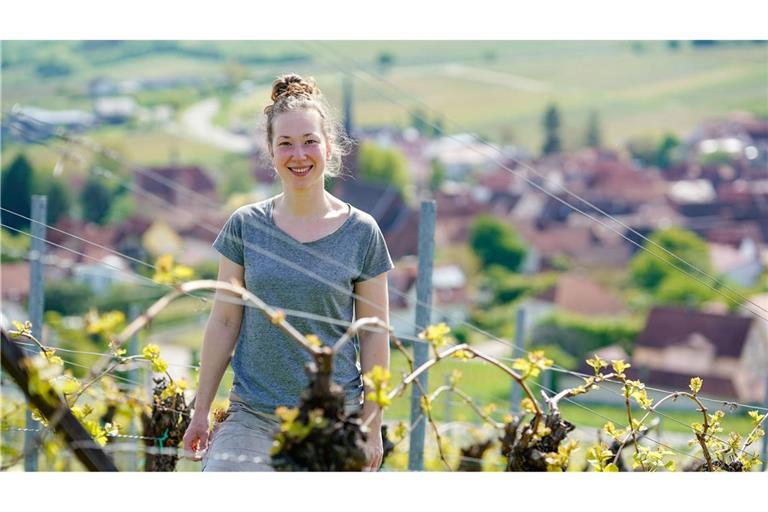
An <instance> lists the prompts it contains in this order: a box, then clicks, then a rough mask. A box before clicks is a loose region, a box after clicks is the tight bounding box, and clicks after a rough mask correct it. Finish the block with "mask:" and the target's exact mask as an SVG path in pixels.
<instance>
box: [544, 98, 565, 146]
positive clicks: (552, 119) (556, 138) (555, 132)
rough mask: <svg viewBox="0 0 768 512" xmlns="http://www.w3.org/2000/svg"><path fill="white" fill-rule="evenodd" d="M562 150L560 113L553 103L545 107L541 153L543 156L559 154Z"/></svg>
mask: <svg viewBox="0 0 768 512" xmlns="http://www.w3.org/2000/svg"><path fill="white" fill-rule="evenodd" d="M561 149H562V140H561V138H560V112H559V110H558V108H557V105H555V104H554V103H552V104H550V105H549V106H548V107H547V111H546V112H545V113H544V146H543V147H542V149H541V151H542V153H543V154H544V155H550V154H552V153H559V152H560V150H561Z"/></svg>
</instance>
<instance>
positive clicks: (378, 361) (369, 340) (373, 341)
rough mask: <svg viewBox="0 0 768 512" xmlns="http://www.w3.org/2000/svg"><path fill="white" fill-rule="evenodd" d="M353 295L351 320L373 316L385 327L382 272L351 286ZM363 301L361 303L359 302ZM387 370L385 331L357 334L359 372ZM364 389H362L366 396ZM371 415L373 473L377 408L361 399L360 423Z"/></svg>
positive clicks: (377, 452)
mask: <svg viewBox="0 0 768 512" xmlns="http://www.w3.org/2000/svg"><path fill="white" fill-rule="evenodd" d="M354 291H355V294H357V295H358V296H359V297H360V298H358V299H357V300H355V317H356V318H366V317H377V318H379V319H380V320H381V321H383V322H384V323H386V324H389V296H388V295H387V274H386V272H385V273H383V274H380V275H378V276H377V277H374V278H372V279H369V280H367V281H362V282H360V283H357V284H356V285H355V290H354ZM361 299H364V300H361ZM377 365H378V366H381V367H383V368H387V369H389V334H388V333H387V332H369V331H365V330H363V331H361V332H360V366H361V367H362V371H363V373H364V374H365V373H368V372H369V371H371V369H372V368H373V367H374V366H377ZM367 392H368V390H366V395H367V394H368V393H367ZM371 415H374V418H373V420H372V421H371V422H370V433H369V435H368V437H369V439H368V447H369V450H370V452H371V453H370V455H371V459H370V461H369V469H370V470H372V471H376V470H377V469H378V468H379V466H380V465H381V458H382V455H383V448H382V439H381V422H382V419H383V416H382V412H381V409H380V408H379V406H378V405H377V404H376V402H372V401H368V400H367V399H366V400H365V403H364V405H363V421H365V420H367V419H368V417H369V416H371Z"/></svg>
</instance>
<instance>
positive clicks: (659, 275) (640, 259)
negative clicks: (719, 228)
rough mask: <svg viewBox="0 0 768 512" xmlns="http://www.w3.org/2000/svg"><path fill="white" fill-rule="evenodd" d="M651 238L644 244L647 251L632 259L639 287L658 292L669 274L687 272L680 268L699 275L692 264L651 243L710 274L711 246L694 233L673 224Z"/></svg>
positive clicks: (633, 272)
mask: <svg viewBox="0 0 768 512" xmlns="http://www.w3.org/2000/svg"><path fill="white" fill-rule="evenodd" d="M648 238H649V240H650V242H646V243H645V244H644V245H643V247H644V249H646V250H644V251H642V252H639V253H638V254H637V255H636V256H635V257H634V258H633V259H632V261H631V262H630V267H629V268H630V275H631V278H632V281H633V282H634V283H635V284H636V285H637V286H639V287H641V288H643V289H645V290H648V291H650V292H655V291H657V290H658V289H659V287H660V286H661V284H662V282H663V281H664V280H665V279H666V278H667V277H668V276H671V275H684V274H682V271H681V270H678V269H683V270H685V271H686V272H688V273H691V274H693V275H697V274H698V272H697V271H696V270H694V269H693V268H692V267H691V266H689V265H687V264H685V263H682V262H681V261H680V260H678V259H677V258H675V257H673V256H671V255H669V254H668V253H667V252H665V251H663V250H662V249H660V248H659V247H657V246H656V245H654V244H653V243H651V242H655V243H656V244H658V245H660V246H661V247H663V248H664V249H666V250H668V251H670V252H671V253H673V254H675V255H677V256H678V257H680V258H682V259H683V260H684V261H686V262H689V263H690V264H692V265H695V266H696V267H698V268H699V269H701V270H703V271H704V272H707V273H711V265H710V261H709V248H708V247H707V244H706V242H705V241H704V240H702V239H701V238H700V237H699V236H698V235H696V234H695V233H693V232H691V231H687V230H684V229H681V228H676V227H673V228H667V229H663V230H659V231H656V232H654V233H653V234H652V235H651V236H650V237H648ZM675 267H677V268H675Z"/></svg>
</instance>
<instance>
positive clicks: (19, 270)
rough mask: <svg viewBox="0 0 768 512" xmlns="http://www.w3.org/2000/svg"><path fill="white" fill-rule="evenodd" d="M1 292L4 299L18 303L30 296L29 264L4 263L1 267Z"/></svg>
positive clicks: (22, 262)
mask: <svg viewBox="0 0 768 512" xmlns="http://www.w3.org/2000/svg"><path fill="white" fill-rule="evenodd" d="M0 290H2V296H3V298H7V299H11V300H15V301H18V300H20V299H24V298H26V297H28V296H29V263H27V262H26V261H20V262H16V263H3V264H2V265H0Z"/></svg>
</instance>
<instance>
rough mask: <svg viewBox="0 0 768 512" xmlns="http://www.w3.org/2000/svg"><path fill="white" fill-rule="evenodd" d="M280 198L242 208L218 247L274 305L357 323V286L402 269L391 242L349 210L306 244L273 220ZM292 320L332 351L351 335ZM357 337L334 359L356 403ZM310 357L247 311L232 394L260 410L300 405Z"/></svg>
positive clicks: (371, 222)
mask: <svg viewBox="0 0 768 512" xmlns="http://www.w3.org/2000/svg"><path fill="white" fill-rule="evenodd" d="M273 200H274V198H270V199H267V200H265V201H261V202H259V203H253V204H249V205H246V206H243V207H241V208H238V209H237V210H236V211H235V212H234V213H233V214H232V215H231V216H230V218H229V220H227V222H226V224H225V225H224V227H223V228H222V230H221V232H220V233H219V235H218V237H217V238H216V240H215V241H214V242H213V247H214V248H215V249H216V250H217V251H219V252H220V253H221V254H223V255H224V256H226V257H227V258H229V259H230V260H232V261H233V262H235V263H237V264H238V265H241V266H243V267H244V268H245V271H244V273H245V287H246V288H247V289H248V290H249V291H250V292H251V293H253V294H255V295H256V296H257V297H259V298H260V299H262V300H263V301H264V302H266V303H267V304H269V305H270V306H272V307H275V308H280V309H283V310H294V311H297V312H298V311H301V312H304V313H309V314H310V315H316V316H317V317H330V318H331V319H335V320H340V321H342V322H351V321H352V320H353V316H354V298H353V297H352V296H351V294H352V293H353V287H354V285H355V283H358V282H360V281H365V280H367V279H370V278H372V277H376V276H378V275H379V274H381V273H383V272H387V271H389V270H391V269H392V268H394V265H393V264H392V260H391V258H390V256H389V252H388V250H387V246H386V242H385V241H384V236H383V235H382V234H381V230H380V229H379V226H378V225H377V224H376V221H375V220H374V219H373V217H371V216H370V215H369V214H367V213H365V212H363V211H362V210H359V209H357V208H355V207H354V206H351V205H350V206H349V208H350V214H349V217H348V218H347V219H346V220H345V221H344V223H343V224H342V225H341V227H339V228H338V229H337V230H336V231H334V232H333V233H331V234H329V235H327V236H325V237H323V238H321V239H319V240H315V241H312V242H308V243H301V242H299V241H297V240H295V239H293V238H292V237H291V236H290V235H288V234H287V233H285V232H284V231H282V230H281V229H280V228H278V227H277V226H276V225H275V223H274V221H273V219H272V206H273ZM286 319H287V320H288V321H289V322H290V323H291V324H292V325H293V326H294V327H295V328H296V329H297V330H298V331H299V332H301V333H303V334H315V335H317V336H318V337H319V338H320V340H321V341H322V342H323V344H324V345H328V346H332V345H333V344H334V343H335V342H336V341H337V340H338V339H339V338H340V337H341V336H342V335H343V334H344V332H345V331H346V329H347V325H337V324H332V323H328V322H327V321H323V320H318V319H307V318H301V317H297V316H292V315H291V313H290V311H286ZM359 353H360V342H359V339H357V337H356V338H355V339H354V340H353V342H352V343H348V344H347V345H345V346H344V347H343V349H342V350H341V352H340V353H339V354H337V355H336V356H335V357H334V371H333V380H334V381H335V382H336V383H338V384H339V385H341V386H342V387H343V388H344V390H345V393H346V399H347V401H348V402H350V401H358V402H360V401H361V400H362V392H363V382H362V378H361V373H360V371H361V370H360V364H359ZM308 361H310V356H309V355H308V354H307V353H306V352H305V351H304V349H303V348H301V347H300V346H299V345H298V344H297V343H296V342H295V341H294V340H292V339H290V338H289V337H288V335H287V334H285V333H284V332H283V331H282V330H281V329H280V328H279V327H277V326H276V325H273V324H272V322H270V321H269V320H268V319H267V318H266V317H265V316H264V314H263V313H261V311H259V310H258V309H256V308H254V307H248V306H246V307H244V308H243V321H242V324H241V327H240V335H239V337H238V340H237V346H236V348H235V354H234V357H233V358H232V370H233V371H234V374H235V378H234V382H233V386H232V392H233V393H234V394H235V395H237V397H238V398H239V399H240V400H242V401H244V402H245V403H246V404H248V405H249V406H250V407H252V408H253V409H255V410H257V411H261V412H265V413H270V414H271V413H274V410H275V408H276V407H278V406H280V405H286V406H290V407H294V406H296V405H298V401H299V394H300V393H301V391H302V390H303V389H304V388H305V387H306V386H307V384H308V379H307V376H306V372H305V370H304V365H305V364H306V363H307V362H308Z"/></svg>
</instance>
